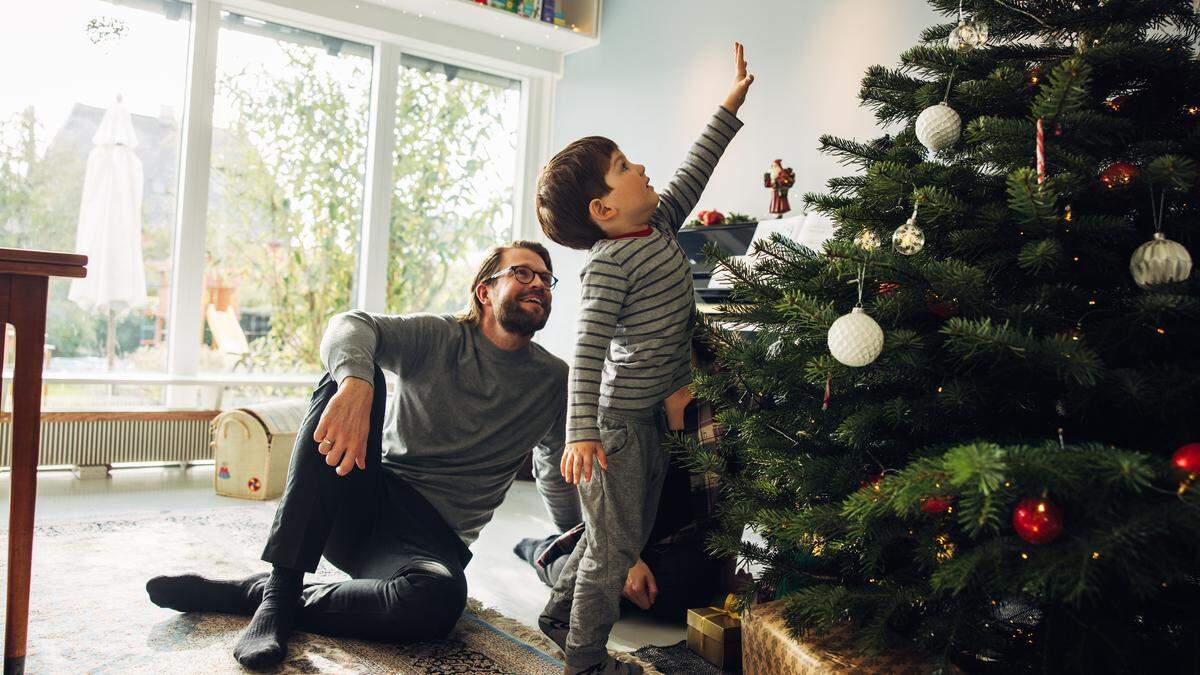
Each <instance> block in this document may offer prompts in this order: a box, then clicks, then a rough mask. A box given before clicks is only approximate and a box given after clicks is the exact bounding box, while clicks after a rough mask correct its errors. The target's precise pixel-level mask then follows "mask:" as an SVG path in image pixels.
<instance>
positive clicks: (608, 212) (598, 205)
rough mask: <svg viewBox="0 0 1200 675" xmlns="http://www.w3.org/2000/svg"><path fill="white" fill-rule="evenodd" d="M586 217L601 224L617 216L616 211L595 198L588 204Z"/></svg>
mask: <svg viewBox="0 0 1200 675" xmlns="http://www.w3.org/2000/svg"><path fill="white" fill-rule="evenodd" d="M588 215H589V216H591V217H592V220H594V221H596V222H597V223H603V222H606V221H609V220H612V219H613V217H614V216H616V215H617V210H616V209H614V208H612V207H609V206H606V205H605V204H604V202H602V201H600V199H599V198H598V197H597V198H596V199H593V200H592V201H590V202H588Z"/></svg>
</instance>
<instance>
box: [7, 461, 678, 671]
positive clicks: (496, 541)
mask: <svg viewBox="0 0 1200 675" xmlns="http://www.w3.org/2000/svg"><path fill="white" fill-rule="evenodd" d="M8 491H9V474H8V472H7V471H6V472H3V473H0V517H3V519H4V520H3V522H4V523H7V521H8ZM246 504H247V502H246V501H244V500H240V499H233V498H230V497H219V496H217V495H216V494H214V493H213V467H212V466H211V465H207V466H205V465H200V466H191V467H188V468H187V469H183V468H180V467H167V468H162V467H154V468H136V469H132V468H131V469H114V470H113V471H112V472H111V474H110V476H109V477H108V478H99V479H87V480H80V479H77V478H75V477H74V476H73V475H72V474H71V473H69V472H66V471H42V472H40V473H39V474H38V500H37V513H36V518H37V521H38V522H39V523H49V522H53V521H55V520H77V519H80V518H104V517H109V516H118V515H121V516H128V515H130V514H136V513H146V512H156V511H168V510H170V511H182V510H188V509H196V510H201V509H203V510H208V509H213V508H221V507H236V506H245V505H246ZM262 508H264V509H274V508H275V503H274V502H264V503H262ZM552 529H553V527H552V524H551V522H550V520H549V518H548V517H547V515H546V512H545V509H544V508H543V507H542V503H541V500H540V499H539V498H538V495H537V492H536V490H535V489H534V487H533V484H532V483H529V482H521V481H518V482H516V483H514V484H513V487H512V490H511V491H510V492H509V494H508V497H507V498H506V499H505V501H504V503H503V504H502V505H501V506H500V508H499V509H497V511H496V515H495V518H494V519H493V520H492V522H491V523H489V524H488V525H487V527H485V528H484V529H483V532H482V533H481V535H480V537H479V540H478V541H476V542H475V544H474V545H473V546H472V547H471V550H472V552H473V553H474V558H473V559H472V561H471V564H470V565H468V567H467V581H468V584H469V588H470V593H471V595H472V597H475V598H476V599H478V600H479V601H480V602H482V603H483V604H485V605H487V606H490V607H493V608H495V609H497V610H499V611H500V612H502V613H503V614H505V615H507V616H509V617H512V618H514V619H517V620H519V621H521V622H523V623H525V624H526V625H529V626H533V625H536V621H537V615H538V612H539V611H540V610H541V608H542V606H543V605H544V604H545V602H546V599H547V597H548V595H549V590H548V589H547V588H546V587H545V586H544V585H543V584H542V583H541V582H539V581H538V579H537V577H536V576H535V575H534V573H533V570H531V569H530V568H529V567H528V566H527V565H526V564H525V563H524V562H522V561H521V560H519V559H518V558H517V557H516V556H515V555H513V553H512V547H513V545H514V544H515V543H516V542H517V541H518V540H520V539H521V538H522V537H541V536H544V535H547V534H550V533H551V531H552ZM258 553H259V552H258V551H249V550H248V551H246V555H248V556H257V555H258ZM36 554H37V548H36V542H35V548H34V555H35V556H36ZM685 635H686V626H685V624H684V623H683V617H680V621H679V622H678V623H677V624H670V623H663V622H660V621H657V620H654V619H650V618H647V617H641V616H627V617H625V618H622V619H621V621H619V622H618V623H617V625H616V626H615V627H614V628H613V633H612V638H611V641H610V643H609V646H610V648H612V649H619V650H626V651H628V650H633V649H637V648H638V647H641V646H643V645H647V644H656V645H669V644H673V643H676V642H678V641H680V640H682V639H684V637H685Z"/></svg>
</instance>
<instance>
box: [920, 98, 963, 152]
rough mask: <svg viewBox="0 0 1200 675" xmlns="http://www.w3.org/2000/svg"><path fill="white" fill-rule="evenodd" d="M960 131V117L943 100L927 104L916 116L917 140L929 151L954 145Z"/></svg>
mask: <svg viewBox="0 0 1200 675" xmlns="http://www.w3.org/2000/svg"><path fill="white" fill-rule="evenodd" d="M961 133H962V118H961V117H959V116H958V113H957V112H955V111H954V108H951V107H950V106H949V105H947V104H946V102H945V101H942V102H941V103H939V104H937V105H931V106H929V107H928V108H926V109H924V110H922V111H921V114H920V115H918V116H917V140H918V141H921V145H924V146H925V147H927V148H929V150H930V152H937V151H939V150H944V149H946V148H948V147H950V146H952V145H954V144H955V143H957V142H958V137H959V135H960V134H961Z"/></svg>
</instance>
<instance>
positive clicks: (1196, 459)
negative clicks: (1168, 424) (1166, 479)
mask: <svg viewBox="0 0 1200 675" xmlns="http://www.w3.org/2000/svg"><path fill="white" fill-rule="evenodd" d="M1171 465H1172V466H1174V467H1175V468H1176V469H1179V470H1180V471H1183V472H1184V473H1200V443H1188V444H1187V445H1183V446H1180V447H1179V449H1178V450H1176V451H1175V454H1174V455H1172V456H1171Z"/></svg>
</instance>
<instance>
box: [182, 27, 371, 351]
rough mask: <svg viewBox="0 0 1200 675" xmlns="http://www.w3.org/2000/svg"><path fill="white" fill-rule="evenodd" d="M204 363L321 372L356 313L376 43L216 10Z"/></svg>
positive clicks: (204, 293)
mask: <svg viewBox="0 0 1200 675" xmlns="http://www.w3.org/2000/svg"><path fill="white" fill-rule="evenodd" d="M218 45H219V47H218V53H217V72H216V95H215V100H214V107H213V141H212V143H213V145H212V150H213V152H212V168H211V174H210V176H211V177H210V181H209V197H208V199H209V201H208V227H207V231H206V235H205V236H206V241H205V250H204V255H205V282H204V292H203V295H202V300H201V306H202V308H203V310H202V311H203V312H204V313H205V321H204V326H205V329H204V335H203V336H202V338H201V339H202V340H203V342H204V347H203V349H202V352H201V357H200V364H199V365H200V370H201V371H210V372H211V371H221V372H228V371H231V370H236V371H252V370H253V371H270V372H304V371H316V370H318V369H319V367H320V360H319V354H318V347H319V345H320V341H321V336H322V334H323V333H324V329H325V324H326V320H327V319H328V318H329V316H330V315H332V314H334V313H336V312H340V311H344V310H347V309H349V308H350V307H351V302H352V298H351V288H352V286H353V282H354V276H355V270H356V267H357V260H358V244H359V232H360V228H361V226H362V202H363V189H364V188H363V186H364V176H365V173H366V151H367V125H368V112H369V108H370V95H371V66H372V48H371V47H370V46H367V45H362V44H358V43H354V42H349V41H346V40H341V39H337V38H332V37H328V36H325V35H320V34H317V33H312V32H309V31H304V30H299V29H296V28H292V27H289V26H283V25H279V24H275V23H271V22H268V21H262V20H259V19H255V18H253V17H247V16H241V15H239V14H234V13H230V12H222V14H221V28H220V35H219V37H218Z"/></svg>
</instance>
